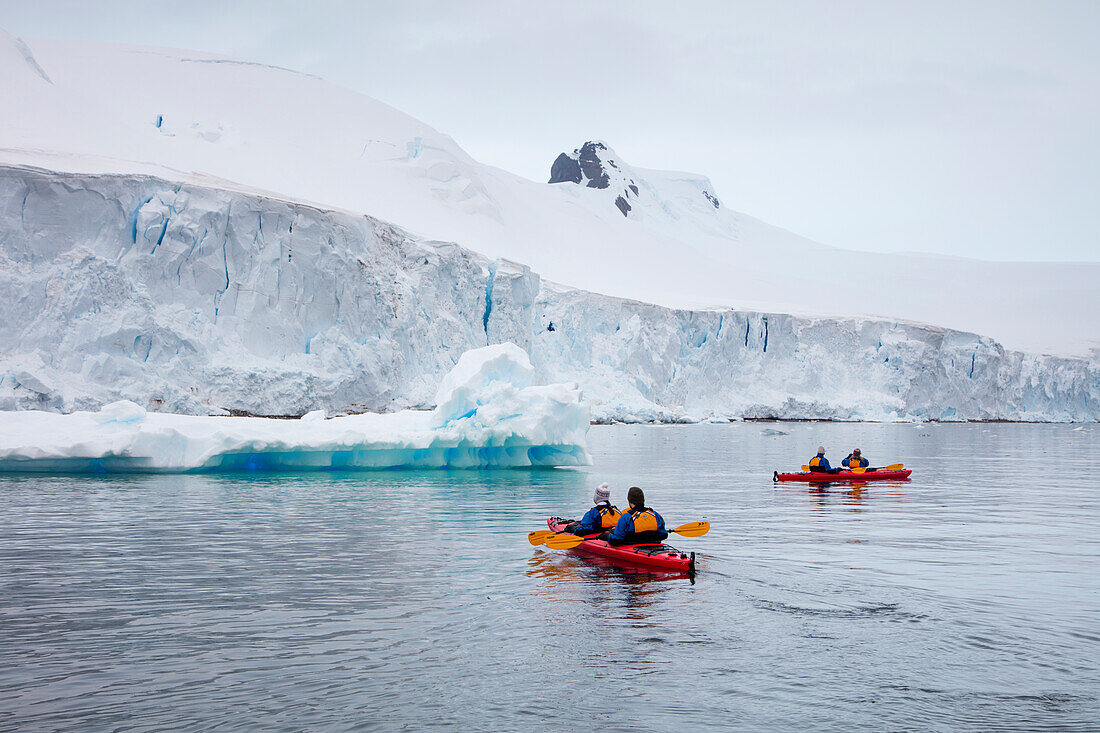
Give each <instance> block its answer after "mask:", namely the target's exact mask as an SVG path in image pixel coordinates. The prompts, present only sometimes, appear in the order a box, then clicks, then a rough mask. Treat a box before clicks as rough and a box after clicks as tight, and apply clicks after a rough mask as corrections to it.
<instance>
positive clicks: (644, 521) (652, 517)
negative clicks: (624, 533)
mask: <svg viewBox="0 0 1100 733" xmlns="http://www.w3.org/2000/svg"><path fill="white" fill-rule="evenodd" d="M630 518H631V519H633V520H634V532H635V533H638V532H656V531H657V528H658V526H659V525H658V523H657V515H656V514H655V513H654V512H653V510H652V509H631V510H630Z"/></svg>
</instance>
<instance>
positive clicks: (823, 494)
mask: <svg viewBox="0 0 1100 733" xmlns="http://www.w3.org/2000/svg"><path fill="white" fill-rule="evenodd" d="M904 483H908V482H904ZM904 483H903V482H901V481H892V482H883V483H877V484H875V485H874V488H875V489H876V491H875V493H874V494H872V493H871V490H870V489H869V488H868V485H867V483H866V482H863V481H856V482H840V483H812V484H810V485H808V486H807V487H806V494H807V495H808V496H809V497H810V498H812V499H813V500H814V502H815V503H816V504H817V505H818V506H829V505H838V506H845V507H848V509H849V511H853V512H859V511H863V508H864V506H865V504H866V503H867V501H868V500H871V499H873V498H877V499H879V500H887V501H899V500H901V498H902V496H903V495H902V492H901V488H902V486H903V485H904Z"/></svg>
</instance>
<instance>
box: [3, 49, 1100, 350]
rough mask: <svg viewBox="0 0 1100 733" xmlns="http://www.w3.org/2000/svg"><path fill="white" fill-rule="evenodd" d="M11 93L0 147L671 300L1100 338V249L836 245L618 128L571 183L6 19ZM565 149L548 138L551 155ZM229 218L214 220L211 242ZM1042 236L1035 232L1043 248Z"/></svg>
mask: <svg viewBox="0 0 1100 733" xmlns="http://www.w3.org/2000/svg"><path fill="white" fill-rule="evenodd" d="M242 89H247V90H249V91H248V94H242V93H241V91H240V90H242ZM0 95H2V98H3V99H5V100H17V101H18V103H12V104H0V164H7V165H29V166H37V167H40V168H44V169H49V170H53V171H65V172H68V173H76V174H131V175H135V176H136V175H151V176H155V177H157V178H159V179H162V180H167V181H173V182H175V183H177V184H180V183H182V184H188V185H198V186H204V187H207V188H217V189H223V190H227V191H235V192H243V193H248V194H253V195H261V196H264V195H271V196H272V197H274V198H278V199H283V200H287V201H299V202H305V203H308V204H311V205H313V206H315V207H316V208H319V209H322V210H332V211H346V212H352V213H357V214H358V213H362V214H368V215H370V216H372V217H373V218H374V219H376V220H379V221H384V222H387V223H390V224H393V225H395V226H398V227H401V228H403V229H404V230H406V231H409V232H412V233H415V234H416V236H417V237H418V238H420V239H423V240H433V241H439V242H455V243H457V244H458V245H460V246H462V247H463V248H465V249H467V250H472V251H476V252H478V253H480V254H483V255H485V256H486V257H488V258H490V260H492V261H496V260H500V259H506V260H511V261H513V262H522V263H523V264H525V265H527V266H529V267H531V269H532V270H534V271H535V272H537V273H539V275H540V276H541V277H543V278H545V279H547V280H550V281H553V282H558V283H566V284H568V285H570V286H572V287H575V288H578V289H581V290H587V291H590V292H596V293H602V294H605V295H612V296H616V297H621V298H629V299H634V300H640V301H644V302H649V303H656V304H658V305H662V306H665V307H668V308H673V309H686V310H705V309H709V308H735V309H738V310H741V311H754V312H760V313H794V314H799V315H807V316H812V315H827V316H836V317H855V318H862V317H864V316H873V317H878V318H885V319H901V320H904V321H911V322H919V323H933V324H937V325H940V326H944V327H947V328H951V329H954V330H956V331H963V332H968V333H980V334H983V335H984V336H988V337H990V338H992V339H996V341H997V343H999V344H1002V345H1004V346H1005V347H1006V348H1008V349H1009V350H1013V351H1027V352H1036V353H1046V354H1058V355H1072V356H1084V357H1089V356H1091V357H1092V358H1096V355H1095V354H1092V353H1091V352H1092V349H1095V348H1100V318H1098V317H1097V316H1098V315H1100V310H1098V304H1100V301H1098V290H1097V288H1096V282H1097V280H1098V278H1100V263H1098V262H1078V263H1051V262H985V261H978V260H970V259H965V258H960V257H950V256H940V255H928V254H903V253H896V254H874V253H867V252H854V251H850V250H844V249H840V248H837V247H832V246H827V245H826V244H822V243H818V242H813V241H811V240H809V239H806V238H804V237H800V236H798V235H797V234H794V233H792V232H789V231H785V230H783V229H781V228H779V227H776V226H772V225H770V224H767V223H765V222H763V221H760V220H758V219H756V218H754V217H752V216H749V215H748V214H745V213H742V212H740V211H738V210H737V206H738V201H736V200H731V199H730V198H728V197H725V196H720V195H719V193H720V192H718V191H716V190H715V189H714V187H713V186H712V185H711V182H710V181H709V180H707V178H706V176H704V175H699V174H693V173H679V172H669V171H657V170H651V169H646V168H641V167H637V166H632V165H630V164H629V163H628V161H626V160H625V159H624V158H623V157H622V156H621V155H619V154H617V153H616V151H615V150H614V148H613V146H612V145H611V143H613V142H614V141H593V140H590V141H588V142H582V141H581V140H577V141H576V143H579V144H580V147H579V148H577V149H576V150H575V151H572V152H571V153H569V152H567V153H566V154H564V157H565V158H566V159H568V160H569V161H570V162H568V163H566V162H565V161H562V163H561V165H560V166H559V168H561V169H562V170H559V173H560V175H558V176H554V175H551V179H552V180H555V181H557V182H555V183H547V182H546V179H545V178H544V179H542V180H540V181H532V180H528V179H525V178H521V177H519V176H516V175H513V174H511V173H509V172H507V171H505V170H501V169H498V168H494V167H492V166H488V165H485V164H483V163H480V162H479V161H477V160H475V159H474V158H473V157H471V156H470V155H469V154H468V153H467V152H466V151H465V150H463V149H462V148H461V147H460V146H459V145H458V144H457V143H456V142H455V140H453V139H451V138H450V137H449V136H447V135H446V134H444V133H443V132H441V131H438V130H435V129H433V128H432V127H431V126H429V125H427V124H425V123H424V122H422V121H420V120H417V119H415V118H413V117H410V116H409V115H406V114H404V113H402V112H400V111H399V110H396V109H394V108H392V107H390V106H388V105H386V104H384V103H383V102H381V101H379V100H376V99H372V98H370V97H367V96H365V95H362V94H358V93H356V92H353V91H351V90H349V89H346V88H343V87H340V86H338V85H336V84H332V83H330V82H326V81H325V80H323V79H319V78H317V77H313V76H309V75H306V74H299V73H295V72H293V71H289V70H287V69H278V68H273V67H270V66H264V65H263V64H258V63H254V62H251V61H248V60H235V59H227V58H223V57H218V56H212V55H210V54H204V53H201V52H195V51H183V50H173V49H163V48H148V47H132V46H121V45H113V44H99V43H80V42H75V41H63V40H51V39H35V38H32V39H22V40H20V39H16V38H13V37H12V36H11V35H9V34H7V33H5V32H3V31H2V30H0ZM582 114H583V113H582ZM683 143H684V141H677V143H676V145H677V146H679V145H682V144H683ZM691 144H692V145H695V146H700V147H702V148H703V149H704V150H705V149H706V148H707V147H709V146H721V145H723V144H725V141H723V140H722V139H720V138H719V139H708V138H706V137H703V138H699V139H697V140H694V141H691ZM558 152H559V151H558V150H550V149H548V150H547V152H546V165H547V171H548V173H551V174H552V173H553V165H552V164H553V163H554V162H555V161H554V157H555V156H556V155H557V154H558ZM558 157H559V159H561V158H562V156H558ZM582 157H583V158H584V161H583V163H584V165H583V166H582V165H581V162H582V161H581V158H582ZM574 162H575V163H576V165H574ZM631 162H639V163H640V162H643V161H631ZM585 169H587V171H588V174H591V175H590V176H589V175H588V174H586V173H585ZM822 181H828V173H827V172H826V171H822ZM593 184H594V185H593ZM602 185H606V186H607V187H606V188H600V187H599V186H602ZM826 185H827V184H826ZM619 199H622V204H618V203H617V201H618V200H619ZM141 203H142V202H141V201H137V202H134V204H133V205H134V206H137V205H138V204H141ZM624 205H629V209H627V210H626V211H625V212H624V211H623V209H624V208H625V206H624ZM871 205H873V202H868V206H871ZM913 205H914V207H919V206H920V202H919V201H914V202H913ZM960 205H961V206H963V207H965V202H960ZM132 210H133V209H131V210H130V211H132ZM624 213H625V215H624ZM850 215H851V216H854V217H858V216H860V215H861V212H859V211H853V212H850ZM1049 215H1050V214H1049V213H1046V214H1045V213H1044V212H1034V213H1033V216H1035V217H1042V216H1049ZM144 217H145V218H144V219H143V221H142V222H139V224H146V223H151V222H153V221H154V220H156V216H155V208H154V207H150V208H149V209H148V210H147V211H146V212H145V214H144ZM172 226H173V225H172V224H169V230H171V229H172ZM202 231H203V230H202V228H200V229H199V230H198V232H197V235H196V236H198V235H201V234H202ZM1053 231H1057V226H1052V228H1051V232H1053ZM220 235H221V233H220V232H218V231H215V230H210V231H209V232H208V239H207V242H206V244H204V245H203V246H206V245H207V244H209V241H211V240H210V238H212V237H213V238H216V237H219V236H220ZM269 235H270V230H269V228H268V227H267V224H266V222H265V226H264V227H263V236H264V237H267V236H269ZM1052 236H1053V235H1052ZM153 241H154V242H155V238H154V240H153ZM885 244H888V243H885ZM929 245H930V246H934V245H935V243H934V242H929ZM1043 246H1044V243H1043V242H1042V241H1037V242H1036V256H1037V257H1042V254H1041V253H1042V251H1043ZM295 257H297V253H296V254H295ZM222 269H223V270H224V267H223V268H222ZM205 276H208V277H211V278H215V277H216V276H217V272H216V271H214V272H210V273H207V274H206V275H204V277H205ZM222 279H223V282H224V272H223V274H222ZM968 360H969V359H968Z"/></svg>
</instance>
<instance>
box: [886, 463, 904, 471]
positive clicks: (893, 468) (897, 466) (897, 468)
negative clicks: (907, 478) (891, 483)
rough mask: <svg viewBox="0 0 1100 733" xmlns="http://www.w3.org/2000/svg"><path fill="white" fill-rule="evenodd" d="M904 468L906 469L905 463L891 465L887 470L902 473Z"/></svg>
mask: <svg viewBox="0 0 1100 733" xmlns="http://www.w3.org/2000/svg"><path fill="white" fill-rule="evenodd" d="M903 468H905V464H904V463H891V464H890V465H889V466H887V467H886V470H887V471H900V470H901V469H903Z"/></svg>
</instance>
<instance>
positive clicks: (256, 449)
mask: <svg viewBox="0 0 1100 733" xmlns="http://www.w3.org/2000/svg"><path fill="white" fill-rule="evenodd" d="M531 377H532V368H531V363H530V361H529V360H528V358H527V355H526V354H525V353H524V352H523V350H522V349H520V348H518V347H517V346H515V345H514V344H499V345H495V346H488V347H483V348H481V349H476V350H472V351H468V352H466V353H465V354H464V355H463V356H462V357H461V358H460V359H459V361H458V364H457V365H456V366H455V368H454V369H453V370H452V371H451V372H450V373H449V374H448V375H446V376H445V377H444V378H443V382H442V384H441V386H440V390H439V393H438V396H437V399H438V402H439V406H438V407H437V408H436V409H435V410H433V411H430V412H428V411H415V410H405V411H402V412H396V413H391V414H386V415H379V414H364V415H350V416H345V417H334V418H332V419H328V420H326V419H325V417H324V413H323V412H322V411H313V412H309V413H306V414H305V415H304V416H302V418H301V419H299V420H276V419H271V418H241V417H216V416H213V417H206V416H190V415H174V414H167V413H151V412H148V411H146V410H145V409H144V408H143V407H141V406H140V405H137V404H135V403H133V402H129V401H119V402H114V403H111V404H109V405H106V406H105V407H103V409H101V410H99V411H98V412H83V411H82V412H74V413H71V414H68V415H61V414H56V413H50V412H42V411H34V410H29V411H23V412H14V413H5V414H3V415H2V417H0V471H50V472H57V471H64V472H80V473H88V472H92V473H102V472H144V471H155V472H182V471H224V470H304V469H366V468H494V467H527V466H578V465H585V464H587V463H590V458H589V456H588V453H587V450H586V448H585V436H586V433H587V431H588V411H587V409H586V408H585V407H584V406H583V404H582V403H581V399H580V392H579V390H578V389H577V388H576V386H575V385H563V384H554V385H546V386H532V385H531ZM459 411H462V413H461V414H458V413H459Z"/></svg>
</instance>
